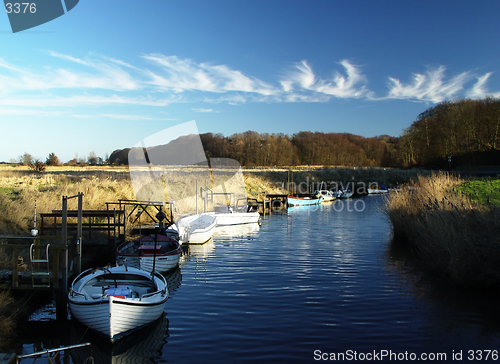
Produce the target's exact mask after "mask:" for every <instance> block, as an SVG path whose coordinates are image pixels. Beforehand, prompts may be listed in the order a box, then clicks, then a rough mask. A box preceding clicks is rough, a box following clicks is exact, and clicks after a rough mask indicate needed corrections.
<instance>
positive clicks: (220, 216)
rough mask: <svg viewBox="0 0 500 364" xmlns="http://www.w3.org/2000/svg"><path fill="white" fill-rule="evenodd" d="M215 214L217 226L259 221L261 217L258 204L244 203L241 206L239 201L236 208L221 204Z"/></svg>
mask: <svg viewBox="0 0 500 364" xmlns="http://www.w3.org/2000/svg"><path fill="white" fill-rule="evenodd" d="M245 200H246V199H245ZM214 215H215V218H216V222H217V226H230V225H241V224H252V223H256V222H259V219H260V214H259V212H258V211H257V206H255V205H247V204H244V205H243V206H241V207H240V206H239V205H238V203H237V204H236V206H235V208H234V209H233V208H232V207H230V206H219V207H218V208H216V209H215V213H214Z"/></svg>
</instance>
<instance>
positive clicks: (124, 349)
mask: <svg viewBox="0 0 500 364" xmlns="http://www.w3.org/2000/svg"><path fill="white" fill-rule="evenodd" d="M70 337H71V341H72V342H73V343H74V344H76V343H81V342H91V343H92V352H91V354H90V353H89V349H88V348H79V349H74V350H71V354H70V355H71V358H72V360H73V363H75V364H80V363H88V362H90V358H89V357H90V355H91V356H92V357H93V359H94V362H95V363H103V364H106V363H113V364H131V363H132V364H133V363H153V362H156V359H158V358H161V357H162V349H163V346H164V345H165V343H166V342H167V338H168V319H167V315H166V314H163V315H162V316H161V317H160V318H159V319H158V320H157V321H155V322H154V323H152V324H151V325H148V326H147V327H145V328H143V329H141V330H139V331H137V332H135V333H133V334H131V335H129V336H127V337H125V338H123V339H121V340H119V341H118V342H117V343H115V344H111V343H109V342H106V341H105V340H103V339H102V338H101V337H100V336H98V335H97V334H95V333H93V332H86V328H85V327H84V326H83V325H81V324H80V323H79V322H77V321H76V320H73V321H72V325H71V331H70Z"/></svg>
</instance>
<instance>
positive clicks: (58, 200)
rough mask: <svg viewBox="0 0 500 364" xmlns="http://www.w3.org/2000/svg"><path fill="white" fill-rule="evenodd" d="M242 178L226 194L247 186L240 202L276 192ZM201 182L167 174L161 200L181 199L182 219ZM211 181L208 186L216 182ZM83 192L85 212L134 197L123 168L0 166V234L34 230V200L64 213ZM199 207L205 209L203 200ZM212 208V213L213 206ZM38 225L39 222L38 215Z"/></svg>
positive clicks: (40, 207) (267, 182)
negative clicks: (38, 171) (41, 169)
mask: <svg viewBox="0 0 500 364" xmlns="http://www.w3.org/2000/svg"><path fill="white" fill-rule="evenodd" d="M242 177H243V180H244V182H242V181H241V180H236V181H232V182H231V181H230V182H229V183H227V184H226V188H227V189H228V190H232V189H233V185H235V186H239V185H241V184H242V183H243V184H244V185H245V186H246V191H243V192H241V191H240V193H239V195H237V196H236V197H237V198H239V197H245V196H244V195H245V192H246V195H247V196H246V197H252V198H258V199H262V198H263V196H265V194H266V193H277V192H278V190H277V187H276V186H275V185H274V184H273V183H272V179H269V178H266V177H263V176H254V175H243V176H242ZM197 179H198V181H199V187H204V179H203V178H202V177H200V175H199V174H197V173H194V172H193V171H190V170H185V171H181V170H177V169H175V168H173V169H172V171H169V173H168V180H167V181H164V184H165V185H167V186H168V188H167V190H166V191H167V193H166V194H164V195H163V196H158V198H160V199H161V198H162V197H163V198H164V199H165V200H167V201H170V200H171V199H170V198H169V197H170V196H168V194H169V193H170V194H171V195H175V196H176V197H177V201H176V206H177V209H178V211H177V212H178V214H179V215H181V214H184V213H190V212H194V211H195V206H196V203H195V199H194V193H195V189H196V188H195V186H196V180H197ZM207 182H208V186H209V187H210V184H211V182H212V181H211V180H209V181H207ZM79 192H83V194H84V197H83V208H84V209H87V210H94V209H95V210H98V209H105V208H106V205H105V203H106V202H116V201H118V199H135V194H134V189H133V186H132V183H131V180H130V175H129V171H128V168H124V167H106V166H103V167H95V166H94V167H90V166H87V167H66V166H64V167H48V168H47V170H46V171H45V172H44V173H42V174H36V173H33V172H31V171H29V169H28V168H27V167H12V166H0V212H1V213H0V235H27V234H29V230H30V229H31V228H32V226H33V217H34V216H33V215H34V214H33V212H34V203H35V201H36V204H37V213H38V214H40V213H47V212H51V211H52V210H60V209H61V206H62V196H74V195H76V194H78V193H79ZM217 192H222V191H217ZM146 194H147V193H146ZM141 197H142V196H141ZM138 199H139V200H141V199H142V198H138ZM224 203H225V202H224V201H216V202H215V204H224ZM76 208H77V199H71V200H69V201H68V209H76ZM198 208H199V211H202V208H203V202H202V200H201V198H199V200H198ZM208 208H209V209H211V208H212V204H209V206H208ZM37 221H38V222H39V221H40V220H39V216H38V217H37Z"/></svg>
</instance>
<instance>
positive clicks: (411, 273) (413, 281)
mask: <svg viewBox="0 0 500 364" xmlns="http://www.w3.org/2000/svg"><path fill="white" fill-rule="evenodd" d="M386 267H387V270H388V271H389V272H391V273H393V274H394V275H395V276H396V277H397V279H398V283H399V284H402V285H404V286H405V287H406V289H405V290H404V292H406V294H408V295H411V297H412V298H413V299H416V300H418V301H421V302H422V303H423V304H425V307H426V308H427V310H425V314H424V315H423V318H424V320H425V322H426V324H425V326H426V330H427V331H428V335H429V336H438V337H452V338H453V344H454V345H455V347H459V346H462V345H468V346H469V347H472V348H473V349H476V348H478V347H483V346H484V347H486V346H489V347H493V346H494V345H498V342H499V339H500V311H499V310H498V302H499V300H500V292H498V290H497V289H491V290H488V289H476V288H472V287H469V288H464V287H457V286H454V285H453V284H451V283H450V282H449V281H448V280H447V279H446V277H443V276H437V275H435V274H433V273H432V272H428V271H427V270H426V269H425V267H424V266H423V262H421V261H419V260H418V259H416V258H415V256H414V255H413V252H412V248H411V247H410V246H409V245H408V244H407V242H406V241H404V240H397V239H392V240H391V241H390V243H389V245H388V249H387V265H386ZM471 345H472V346H471Z"/></svg>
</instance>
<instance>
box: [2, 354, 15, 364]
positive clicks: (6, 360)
mask: <svg viewBox="0 0 500 364" xmlns="http://www.w3.org/2000/svg"><path fill="white" fill-rule="evenodd" d="M15 362H16V354H12V353H0V364H14V363H15Z"/></svg>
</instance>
